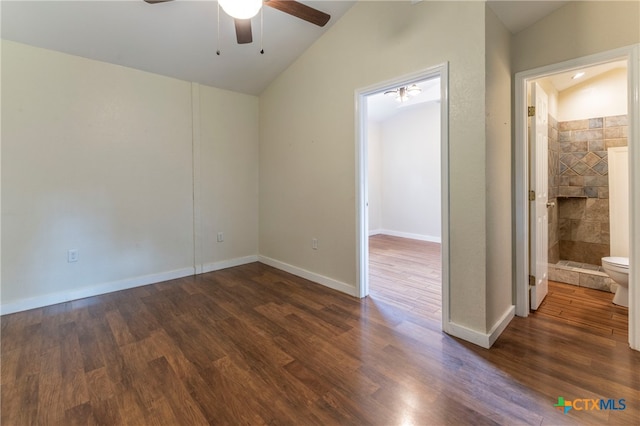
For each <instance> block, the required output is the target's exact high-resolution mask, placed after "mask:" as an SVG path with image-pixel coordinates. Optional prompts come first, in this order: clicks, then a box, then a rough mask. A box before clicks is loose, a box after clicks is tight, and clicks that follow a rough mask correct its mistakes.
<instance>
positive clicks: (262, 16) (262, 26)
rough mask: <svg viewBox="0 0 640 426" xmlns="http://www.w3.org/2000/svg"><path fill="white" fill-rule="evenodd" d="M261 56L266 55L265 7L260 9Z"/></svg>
mask: <svg viewBox="0 0 640 426" xmlns="http://www.w3.org/2000/svg"><path fill="white" fill-rule="evenodd" d="M260 54H261V55H264V7H262V8H260Z"/></svg>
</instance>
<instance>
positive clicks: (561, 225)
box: [558, 219, 571, 241]
mask: <svg viewBox="0 0 640 426" xmlns="http://www.w3.org/2000/svg"><path fill="white" fill-rule="evenodd" d="M570 239H571V219H558V241H562V240H570Z"/></svg>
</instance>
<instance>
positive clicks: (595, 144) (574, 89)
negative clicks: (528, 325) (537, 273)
mask: <svg viewBox="0 0 640 426" xmlns="http://www.w3.org/2000/svg"><path fill="white" fill-rule="evenodd" d="M637 50H638V48H637V47H634V48H630V49H619V50H616V51H612V52H606V53H603V54H599V55H594V56H591V57H587V58H580V59H577V60H573V61H569V62H566V63H561V64H556V65H552V66H548V67H544V68H541V69H536V70H532V71H528V72H523V73H519V74H517V75H516V203H517V207H516V227H517V231H518V232H517V234H518V237H517V243H516V256H517V260H516V262H517V264H516V272H517V277H518V279H517V284H516V301H517V303H516V313H517V314H518V315H519V316H527V315H528V313H529V306H530V301H529V300H528V299H529V276H530V275H532V271H533V269H532V267H531V266H530V264H529V260H530V259H531V262H532V263H531V264H533V263H534V261H535V260H534V259H535V258H536V253H534V252H533V250H531V251H530V250H529V247H530V244H531V243H532V241H531V240H532V239H533V237H532V236H530V235H528V233H527V232H526V231H527V224H528V222H529V217H530V215H529V212H528V211H527V210H528V207H529V201H528V200H529V193H528V191H529V189H530V187H531V186H530V185H531V183H530V182H529V179H530V175H529V173H528V171H527V169H528V167H527V165H528V164H529V161H530V160H531V157H530V156H529V152H528V149H526V145H525V142H524V141H526V137H527V120H526V108H525V107H526V106H527V105H528V103H527V102H526V101H527V96H528V92H527V87H529V85H530V84H531V83H532V82H536V83H538V86H540V87H541V88H543V89H544V91H545V92H547V94H548V95H550V99H551V100H550V102H549V111H548V117H549V119H548V122H549V123H548V126H549V132H548V135H549V140H548V147H549V150H548V165H549V171H548V172H549V173H548V177H549V185H548V191H547V192H548V194H547V195H548V201H547V205H548V206H549V207H548V210H547V211H548V224H549V233H548V235H547V237H548V239H547V242H548V251H547V252H546V253H545V255H548V257H549V270H548V273H549V278H550V279H552V280H555V281H562V280H565V282H570V284H574V285H580V284H582V285H583V286H585V287H591V288H598V289H600V290H605V291H607V290H609V289H610V285H611V284H610V280H609V279H608V277H607V275H606V274H605V273H604V272H603V271H602V270H600V269H599V268H600V262H599V260H600V258H601V257H605V256H607V255H608V253H609V250H610V245H609V229H608V228H609V226H608V225H609V209H608V204H609V199H608V196H609V189H608V170H607V167H608V161H607V148H609V147H616V146H622V145H629V149H630V151H633V150H634V149H636V150H637V149H638V148H640V147H638V140H637V139H638V138H637V125H638V123H637V118H636V116H637V115H636V116H634V115H633V112H634V111H638V110H637V108H638V100H637V99H634V98H633V97H630V96H628V94H627V93H633V89H634V86H635V90H637V85H638V79H637V74H638V66H637V57H636V55H637ZM633 58H636V59H635V61H634V59H633ZM580 72H584V73H585V74H583V75H580V74H579V73H580ZM580 78H582V79H583V82H580V81H579V80H580ZM594 97H600V101H599V102H597V103H595V104H594V102H586V101H585V99H588V98H594ZM616 98H617V99H616ZM629 163H630V164H633V163H632V161H629ZM630 180H631V182H630V183H631V188H633V183H634V181H633V178H632V179H630ZM628 196H629V198H630V199H631V198H633V191H630V193H629V194H628ZM631 202H632V204H633V200H631ZM632 222H633V220H632ZM631 226H632V227H633V226H637V224H635V225H634V224H632V225H631ZM632 229H633V228H632ZM627 232H628V231H627ZM633 244H634V243H633V241H632V242H631V244H630V245H631V247H630V249H631V250H630V252H631V253H634V247H633ZM533 245H534V247H535V242H533ZM630 258H633V255H630ZM630 278H631V279H632V277H630ZM631 282H633V281H631ZM636 299H638V297H637V295H636V294H634V292H633V291H631V303H630V307H629V343H630V344H631V347H632V348H634V349H640V348H639V347H638V345H639V344H640V337H639V336H638V330H640V327H639V326H638V324H637V323H638V317H637V314H636V312H637V311H636V309H635V306H634V305H636V304H637V301H636Z"/></svg>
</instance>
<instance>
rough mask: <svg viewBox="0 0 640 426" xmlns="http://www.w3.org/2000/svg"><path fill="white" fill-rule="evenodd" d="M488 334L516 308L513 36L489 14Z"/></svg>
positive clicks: (487, 13) (487, 123)
mask: <svg viewBox="0 0 640 426" xmlns="http://www.w3.org/2000/svg"><path fill="white" fill-rule="evenodd" d="M485 26H486V46H487V52H486V70H487V74H486V111H487V114H486V117H487V119H486V132H487V140H486V162H487V163H486V187H487V199H486V220H487V225H486V226H487V284H486V286H487V288H486V292H487V293H486V294H487V296H486V300H487V302H486V303H487V322H486V327H487V330H491V329H492V327H493V326H494V325H495V324H497V323H498V322H499V321H500V319H501V318H502V317H503V315H505V314H506V312H507V311H508V310H509V309H510V308H511V307H512V306H513V296H512V294H513V280H512V274H513V271H512V268H511V262H512V258H513V250H512V231H511V226H510V224H511V220H512V215H511V205H512V199H511V193H512V191H511V69H510V64H509V63H510V56H509V45H510V41H511V35H510V33H509V31H508V30H507V29H506V28H505V27H504V25H502V23H501V22H500V21H499V20H498V18H497V17H496V15H495V14H494V13H493V11H492V10H491V9H490V8H489V7H487V8H486V23H485Z"/></svg>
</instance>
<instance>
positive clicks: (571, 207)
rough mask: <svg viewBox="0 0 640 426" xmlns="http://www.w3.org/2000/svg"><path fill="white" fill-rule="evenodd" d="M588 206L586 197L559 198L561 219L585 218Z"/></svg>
mask: <svg viewBox="0 0 640 426" xmlns="http://www.w3.org/2000/svg"><path fill="white" fill-rule="evenodd" d="M586 208H587V199H586V198H559V199H558V218H559V219H572V220H577V219H583V218H584V217H585V213H586Z"/></svg>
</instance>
